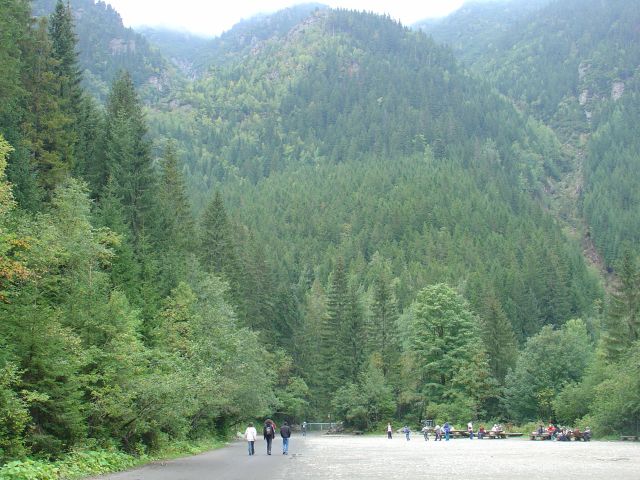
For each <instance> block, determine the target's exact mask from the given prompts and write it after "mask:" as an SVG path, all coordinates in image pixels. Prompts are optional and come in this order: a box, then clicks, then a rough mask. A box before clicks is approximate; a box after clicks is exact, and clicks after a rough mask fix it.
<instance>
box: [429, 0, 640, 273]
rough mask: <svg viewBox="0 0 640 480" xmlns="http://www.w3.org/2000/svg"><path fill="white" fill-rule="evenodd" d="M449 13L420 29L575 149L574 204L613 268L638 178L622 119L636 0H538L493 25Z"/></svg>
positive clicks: (630, 133) (637, 49)
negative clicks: (446, 43) (451, 47)
mask: <svg viewBox="0 0 640 480" xmlns="http://www.w3.org/2000/svg"><path fill="white" fill-rule="evenodd" d="M508 5H511V4H508ZM517 6H518V4H517V2H515V4H514V6H513V8H514V9H516V8H517ZM495 8H498V7H495ZM481 12H482V10H478V11H476V13H478V14H481ZM453 18H454V19H457V22H453V21H448V22H443V23H441V24H439V25H434V26H429V27H425V29H426V30H427V31H428V32H430V33H431V34H433V35H434V37H435V38H439V39H442V40H446V39H451V38H457V39H458V40H457V42H458V43H456V47H457V51H459V52H461V57H462V58H464V60H465V62H466V63H467V64H469V65H470V66H471V68H472V70H473V71H474V72H476V73H477V74H478V75H479V76H481V77H483V78H488V79H489V80H490V82H491V83H492V84H493V85H495V86H496V87H497V88H498V89H499V90H500V91H501V92H503V93H504V94H505V95H507V96H509V97H510V98H511V99H513V101H514V102H515V103H516V104H517V105H518V106H519V107H520V108H522V109H524V110H526V111H529V112H531V113H533V114H534V115H536V116H537V117H538V118H540V119H542V120H544V121H545V122H547V123H548V124H549V125H550V126H551V127H552V128H554V130H555V131H556V132H557V133H558V134H559V135H560V136H561V138H563V139H565V140H566V141H571V142H572V143H574V144H575V145H576V147H577V148H578V150H577V151H578V152H584V154H580V156H579V157H578V158H577V159H576V162H574V165H575V167H576V168H577V169H578V171H577V174H578V177H579V181H578V182H577V184H578V188H579V190H580V192H579V193H580V194H581V196H580V198H579V200H580V206H581V207H582V208H581V211H582V214H583V215H584V220H585V223H586V225H587V226H588V227H587V228H588V235H589V236H590V238H591V239H592V240H593V242H594V243H595V245H596V246H597V248H598V250H599V251H600V252H601V254H602V255H603V257H604V259H605V262H606V264H607V266H608V267H609V268H612V267H614V264H615V263H616V262H617V261H618V260H619V259H620V258H621V252H622V250H623V245H624V244H625V243H627V244H637V239H638V226H639V225H640V218H639V216H638V214H637V212H638V209H637V208H636V206H637V205H638V198H637V193H636V192H637V189H636V188H635V187H633V186H632V185H637V184H638V182H639V181H640V177H639V176H638V175H639V174H638V172H640V169H639V168H638V162H639V161H640V160H639V159H638V155H637V153H633V152H637V150H636V149H635V140H634V139H635V138H638V136H640V131H638V130H637V122H634V121H632V120H631V119H632V118H635V115H636V113H637V110H636V107H635V104H636V103H637V100H636V98H637V95H638V82H639V81H640V79H639V75H640V71H639V69H638V68H639V67H638V66H639V65H640V32H639V31H638V28H637V25H638V22H640V8H638V3H637V2H626V1H620V0H616V1H611V2H601V1H597V0H593V1H572V0H567V1H556V2H548V5H546V6H542V7H540V8H539V9H537V10H536V11H534V12H531V13H530V14H529V15H526V16H524V15H523V16H522V17H521V18H520V20H518V21H517V22H513V23H510V24H508V25H509V27H508V28H505V29H501V30H498V31H495V30H494V28H493V25H494V24H493V23H492V21H491V19H492V18H493V14H492V13H488V12H486V15H485V16H482V17H481V18H482V20H484V21H481V20H479V19H478V17H476V16H474V17H473V18H467V19H465V18H464V17H461V16H459V15H458V16H454V17H453ZM470 22H472V23H471V25H470ZM478 23H480V24H484V25H486V26H487V28H485V29H484V30H482V31H481V32H480V33H478V35H481V36H482V37H483V38H486V39H487V40H486V41H485V42H484V45H485V47H486V48H478V45H477V44H476V42H475V41H474V38H473V36H471V37H469V36H466V35H465V34H464V32H466V31H467V30H468V29H469V28H470V26H471V27H472V26H473V25H476V24H478ZM468 52H472V53H473V55H468ZM623 118H624V119H625V120H622V119H623ZM591 133H596V135H595V136H594V137H593V139H592V140H590V141H589V142H588V143H586V145H584V144H581V142H582V143H584V141H585V139H587V138H589V136H587V137H580V136H581V135H584V134H587V135H590V134H591ZM604 138H607V140H606V142H609V143H607V144H606V146H605V145H604V144H603V143H602V142H603V139H604ZM609 147H612V148H609ZM614 151H615V152H616V153H614ZM583 157H584V159H585V161H584V162H583V161H582V158H583Z"/></svg>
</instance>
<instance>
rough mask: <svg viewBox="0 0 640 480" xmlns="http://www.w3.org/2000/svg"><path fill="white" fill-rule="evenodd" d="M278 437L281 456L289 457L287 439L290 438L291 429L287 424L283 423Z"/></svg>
mask: <svg viewBox="0 0 640 480" xmlns="http://www.w3.org/2000/svg"><path fill="white" fill-rule="evenodd" d="M280 436H281V437H282V454H283V455H289V438H291V428H289V424H288V423H287V422H284V423H283V424H282V426H281V427H280Z"/></svg>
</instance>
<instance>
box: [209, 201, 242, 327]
mask: <svg viewBox="0 0 640 480" xmlns="http://www.w3.org/2000/svg"><path fill="white" fill-rule="evenodd" d="M199 243H200V245H199V254H200V255H199V256H200V259H201V263H202V266H203V267H204V268H205V270H206V271H207V272H209V273H213V274H215V275H218V276H220V277H222V278H223V279H225V280H226V281H227V282H228V284H229V296H230V298H229V299H230V300H231V303H232V304H233V305H234V306H235V307H236V308H238V307H241V306H242V304H243V299H242V298H240V297H241V295H240V286H241V281H240V277H241V272H240V268H239V262H238V256H237V250H236V244H235V241H234V235H233V225H232V224H231V222H230V221H229V218H228V216H227V211H226V208H225V206H224V202H223V201H222V196H221V195H220V192H219V191H216V193H215V195H214V196H213V199H212V200H211V202H210V203H209V205H208V206H207V208H206V209H205V211H204V213H203V215H202V219H201V223H200V242H199ZM242 321H243V322H246V321H247V319H245V318H243V319H242Z"/></svg>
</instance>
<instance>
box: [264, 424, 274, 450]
mask: <svg viewBox="0 0 640 480" xmlns="http://www.w3.org/2000/svg"><path fill="white" fill-rule="evenodd" d="M262 436H263V437H264V439H265V440H266V441H267V455H271V442H273V439H274V438H275V436H276V427H275V424H274V423H273V420H267V421H266V422H264V428H263V429H262Z"/></svg>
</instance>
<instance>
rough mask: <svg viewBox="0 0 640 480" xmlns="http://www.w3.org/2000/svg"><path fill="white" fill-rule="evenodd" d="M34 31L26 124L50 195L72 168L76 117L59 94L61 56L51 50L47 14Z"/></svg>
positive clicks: (35, 164) (40, 178)
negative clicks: (57, 70)
mask: <svg viewBox="0 0 640 480" xmlns="http://www.w3.org/2000/svg"><path fill="white" fill-rule="evenodd" d="M33 35H34V36H33V42H32V43H31V48H30V49H29V52H28V59H29V63H30V66H31V68H29V69H28V70H27V72H26V74H25V80H24V81H25V86H26V88H27V90H28V92H29V97H30V101H29V109H28V113H27V120H28V121H27V122H25V123H24V127H23V128H24V131H25V138H26V140H27V141H28V146H29V150H30V151H31V154H32V160H31V161H32V165H33V168H34V170H35V171H36V173H37V178H38V181H39V184H40V186H41V187H42V188H43V189H44V190H45V191H46V192H47V193H48V194H49V195H50V194H51V192H53V190H54V189H55V188H56V187H57V186H58V185H60V184H61V183H62V181H63V180H64V179H65V178H66V177H67V175H68V174H69V171H70V168H69V167H70V162H71V157H72V155H73V144H74V135H73V132H72V124H73V117H71V116H69V115H68V114H67V113H66V112H65V111H64V109H63V101H62V99H61V97H60V95H59V79H58V77H57V76H56V75H55V73H54V71H55V67H56V65H57V64H58V60H57V59H56V58H55V57H54V56H53V54H52V45H51V40H50V38H49V35H48V33H47V20H46V18H42V19H40V22H39V24H38V28H37V29H36V30H35V31H34V34H33Z"/></svg>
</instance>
